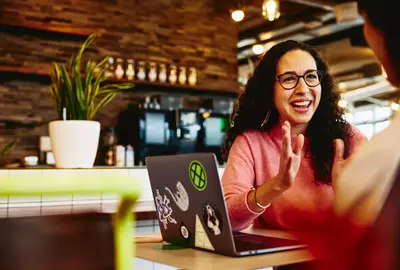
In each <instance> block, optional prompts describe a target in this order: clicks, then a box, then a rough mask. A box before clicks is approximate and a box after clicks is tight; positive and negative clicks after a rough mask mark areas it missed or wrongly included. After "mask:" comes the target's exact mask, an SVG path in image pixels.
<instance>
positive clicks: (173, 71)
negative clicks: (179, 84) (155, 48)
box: [168, 65, 178, 84]
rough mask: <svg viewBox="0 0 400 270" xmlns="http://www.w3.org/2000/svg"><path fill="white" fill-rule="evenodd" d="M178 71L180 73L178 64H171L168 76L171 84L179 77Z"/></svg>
mask: <svg viewBox="0 0 400 270" xmlns="http://www.w3.org/2000/svg"><path fill="white" fill-rule="evenodd" d="M177 73H178V71H177V69H176V65H170V66H169V78H168V81H169V83H171V84H175V83H176V80H177V79H178V76H177Z"/></svg>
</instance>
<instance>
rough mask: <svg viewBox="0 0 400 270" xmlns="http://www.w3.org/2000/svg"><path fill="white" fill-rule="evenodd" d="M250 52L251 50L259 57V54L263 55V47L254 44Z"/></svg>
mask: <svg viewBox="0 0 400 270" xmlns="http://www.w3.org/2000/svg"><path fill="white" fill-rule="evenodd" d="M252 50H253V53H254V54H257V55H259V54H262V53H264V46H263V45H261V44H256V45H254V46H253V48H252Z"/></svg>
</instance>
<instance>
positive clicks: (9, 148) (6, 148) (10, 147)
mask: <svg viewBox="0 0 400 270" xmlns="http://www.w3.org/2000/svg"><path fill="white" fill-rule="evenodd" d="M19 141H20V138H16V139H14V140H12V141H11V142H9V143H7V144H6V146H4V148H3V150H2V151H1V157H4V156H5V155H7V154H9V153H10V152H11V151H12V150H13V149H14V148H15V146H16V145H17V144H18V142H19Z"/></svg>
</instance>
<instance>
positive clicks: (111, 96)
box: [89, 92, 117, 119]
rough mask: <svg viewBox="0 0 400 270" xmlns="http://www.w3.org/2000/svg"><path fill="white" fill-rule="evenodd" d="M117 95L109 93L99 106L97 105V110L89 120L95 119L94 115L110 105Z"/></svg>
mask: <svg viewBox="0 0 400 270" xmlns="http://www.w3.org/2000/svg"><path fill="white" fill-rule="evenodd" d="M116 95H117V93H116V92H113V93H109V94H108V95H106V96H105V97H104V98H103V99H102V100H101V101H100V102H99V104H97V106H96V108H95V109H94V110H93V111H92V113H91V115H90V117H89V119H93V117H94V115H95V114H96V112H97V111H98V110H99V109H100V108H101V107H103V106H105V105H107V104H108V103H110V101H111V100H113V99H114V98H115V96H116Z"/></svg>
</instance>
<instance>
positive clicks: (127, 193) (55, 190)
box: [0, 171, 140, 270]
mask: <svg viewBox="0 0 400 270" xmlns="http://www.w3.org/2000/svg"><path fill="white" fill-rule="evenodd" d="M72 176H73V177H72ZM4 178H7V179H4ZM99 192H110V193H118V194H120V195H121V202H120V205H119V207H118V210H117V212H116V213H115V214H114V217H113V223H114V224H113V225H114V226H115V227H114V233H115V237H114V239H115V258H116V269H117V270H128V269H129V270H131V269H132V261H133V260H132V257H134V254H135V250H134V248H135V246H134V243H133V237H132V228H133V227H134V226H135V221H134V216H133V214H132V211H131V210H132V207H133V205H134V203H135V202H136V201H137V199H138V198H139V196H140V185H139V184H138V182H137V181H135V180H134V179H133V178H132V176H128V175H126V174H120V173H116V174H115V175H111V174H102V173H101V172H96V171H93V173H90V174H84V175H79V172H77V173H73V174H67V175H65V176H63V177H59V178H57V179H55V178H54V176H52V175H49V176H46V175H35V174H32V175H29V176H28V175H15V176H14V177H12V180H10V178H9V177H6V176H1V175H0V196H1V195H9V194H12V195H36V194H46V195H63V194H68V193H82V194H90V193H99Z"/></svg>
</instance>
